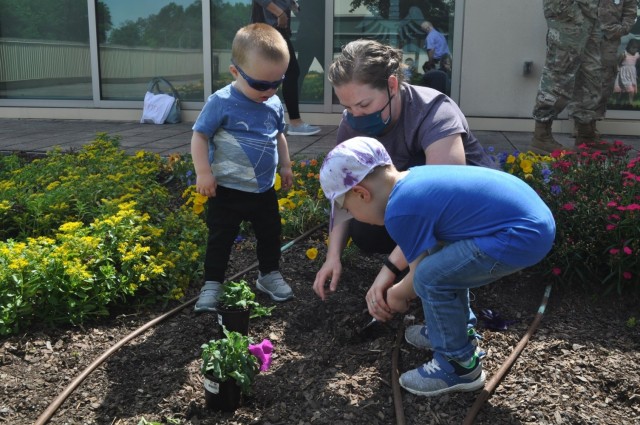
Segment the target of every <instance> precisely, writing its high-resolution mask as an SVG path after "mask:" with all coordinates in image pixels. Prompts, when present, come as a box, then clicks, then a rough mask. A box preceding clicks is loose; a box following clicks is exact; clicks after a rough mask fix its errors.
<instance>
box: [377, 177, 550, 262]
mask: <svg viewBox="0 0 640 425" xmlns="http://www.w3.org/2000/svg"><path fill="white" fill-rule="evenodd" d="M384 224H385V226H386V228H387V230H388V232H389V235H391V237H392V238H393V240H394V241H395V242H396V243H397V244H398V245H399V246H400V248H401V249H402V252H403V253H404V255H405V256H406V258H407V261H409V262H412V261H413V260H415V259H416V258H417V257H418V256H420V255H421V254H423V253H424V252H425V251H427V250H429V249H431V248H434V247H435V246H436V245H437V244H438V243H439V242H444V243H451V242H456V241H460V240H465V239H473V240H474V241H475V243H476V244H477V245H478V247H479V248H480V249H481V250H482V251H484V252H485V253H486V254H487V255H489V256H491V257H493V258H495V259H496V260H498V261H500V262H503V263H505V264H508V265H511V266H516V267H527V266H531V265H534V264H536V263H537V262H539V261H540V260H542V258H543V257H544V256H545V255H546V254H547V253H548V252H549V250H550V249H551V246H552V244H553V240H554V238H555V229H556V227H555V221H554V219H553V215H552V214H551V211H550V210H549V208H548V207H547V205H546V204H545V203H544V202H543V201H542V199H541V198H540V197H539V196H538V194H537V193H536V192H535V191H534V190H533V189H532V188H531V187H530V186H529V185H528V184H527V183H525V182H524V181H522V180H521V179H519V178H518V177H515V176H513V175H511V174H509V173H505V172H504V171H498V170H493V169H489V168H485V167H469V166H463V165H423V166H419V167H414V168H411V169H410V170H409V173H408V175H407V176H406V177H405V178H403V179H402V180H400V181H399V182H398V183H396V185H395V186H394V188H393V190H392V191H391V195H390V197H389V203H388V204H387V209H386V211H385V219H384Z"/></svg>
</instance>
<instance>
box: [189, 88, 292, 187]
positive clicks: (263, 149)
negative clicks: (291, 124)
mask: <svg viewBox="0 0 640 425" xmlns="http://www.w3.org/2000/svg"><path fill="white" fill-rule="evenodd" d="M284 125H285V124H284V108H283V107H282V102H280V99H279V98H278V96H275V95H274V96H271V97H270V98H269V99H268V100H267V101H266V102H262V103H259V102H254V101H253V100H251V99H249V98H247V97H246V96H245V95H244V94H243V93H242V92H241V91H239V90H238V89H236V88H235V87H234V86H233V85H232V84H229V85H227V86H225V87H223V88H221V89H220V90H218V91H216V92H215V93H213V94H212V95H211V96H209V98H208V99H207V103H206V104H205V105H204V108H203V109H202V112H200V115H199V116H198V119H197V120H196V122H195V124H194V125H193V130H194V131H197V132H199V133H202V134H205V135H206V136H207V137H208V138H209V163H210V164H211V171H212V172H213V175H214V176H215V177H216V180H217V182H218V184H219V185H221V186H224V187H227V188H230V189H236V190H242V191H244V192H251V193H262V192H265V191H267V190H269V189H270V188H271V187H273V185H274V183H275V176H276V167H277V165H278V149H277V144H278V143H277V138H276V136H277V135H278V133H281V132H283V131H284Z"/></svg>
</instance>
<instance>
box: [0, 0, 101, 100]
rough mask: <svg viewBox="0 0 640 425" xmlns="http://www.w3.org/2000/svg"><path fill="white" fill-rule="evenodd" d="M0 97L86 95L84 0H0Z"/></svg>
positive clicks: (88, 88)
mask: <svg viewBox="0 0 640 425" xmlns="http://www.w3.org/2000/svg"><path fill="white" fill-rule="evenodd" d="M0 58H1V60H0V98H5V99H7V98H10V99H91V97H92V93H91V55H90V53H89V19H88V10H87V1H86V0H63V1H61V0H48V1H46V0H44V1H37V2H36V1H25V0H0Z"/></svg>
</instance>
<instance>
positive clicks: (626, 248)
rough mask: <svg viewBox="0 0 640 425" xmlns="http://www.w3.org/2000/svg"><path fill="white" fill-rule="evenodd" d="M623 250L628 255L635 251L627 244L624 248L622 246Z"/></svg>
mask: <svg viewBox="0 0 640 425" xmlns="http://www.w3.org/2000/svg"><path fill="white" fill-rule="evenodd" d="M622 250H623V251H624V253H625V254H627V255H631V254H632V253H633V250H632V249H631V248H629V247H628V246H625V247H624V248H622Z"/></svg>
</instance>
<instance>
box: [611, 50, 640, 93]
mask: <svg viewBox="0 0 640 425" xmlns="http://www.w3.org/2000/svg"><path fill="white" fill-rule="evenodd" d="M638 48H640V41H638V40H636V39H635V38H632V39H631V40H629V41H628V42H627V47H625V49H624V53H623V54H622V56H621V57H620V70H619V71H618V76H617V78H616V81H615V85H614V91H615V92H616V93H618V94H620V95H622V94H623V93H627V96H628V98H627V99H628V102H629V105H631V104H633V100H634V99H635V96H636V94H637V93H638V70H637V68H636V66H637V63H638V59H640V53H638Z"/></svg>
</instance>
